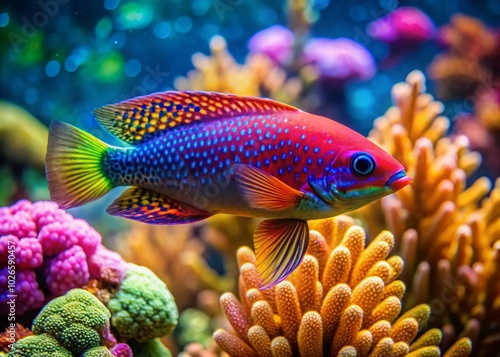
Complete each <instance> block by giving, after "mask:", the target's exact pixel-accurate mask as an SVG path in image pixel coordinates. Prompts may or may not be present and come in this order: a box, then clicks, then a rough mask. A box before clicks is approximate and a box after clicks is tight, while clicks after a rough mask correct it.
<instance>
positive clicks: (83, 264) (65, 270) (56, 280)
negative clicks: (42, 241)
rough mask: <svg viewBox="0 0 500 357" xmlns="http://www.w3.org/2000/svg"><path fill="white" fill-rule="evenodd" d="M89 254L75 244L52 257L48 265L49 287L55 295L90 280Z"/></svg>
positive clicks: (46, 272) (46, 271) (46, 273)
mask: <svg viewBox="0 0 500 357" xmlns="http://www.w3.org/2000/svg"><path fill="white" fill-rule="evenodd" d="M86 258H87V256H86V255H85V252H84V251H83V249H82V247H80V246H78V245H75V246H73V247H71V248H69V249H66V250H65V251H63V252H61V253H59V254H58V255H57V257H55V258H53V259H50V260H49V261H48V265H47V266H46V270H45V276H46V281H47V287H48V288H49V290H50V292H51V293H52V294H54V295H62V294H64V293H65V292H66V291H68V290H70V289H73V288H78V287H81V286H83V285H85V284H86V283H87V282H88V280H89V267H88V265H87V259H86Z"/></svg>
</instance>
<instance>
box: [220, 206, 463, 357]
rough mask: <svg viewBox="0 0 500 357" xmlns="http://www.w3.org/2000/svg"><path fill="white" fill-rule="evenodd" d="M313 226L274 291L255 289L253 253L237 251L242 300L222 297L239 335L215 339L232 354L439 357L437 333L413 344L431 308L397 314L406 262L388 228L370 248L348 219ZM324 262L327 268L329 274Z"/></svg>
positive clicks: (460, 347)
mask: <svg viewBox="0 0 500 357" xmlns="http://www.w3.org/2000/svg"><path fill="white" fill-rule="evenodd" d="M311 226H312V227H314V228H315V230H312V231H311V232H310V235H311V239H312V240H313V241H315V242H316V243H313V244H311V246H310V247H309V250H308V252H307V255H306V257H305V258H304V260H303V262H302V263H301V265H300V266H299V269H297V270H296V271H295V272H294V273H293V274H292V275H291V276H290V277H288V278H287V280H285V281H283V282H281V283H279V284H278V285H276V286H275V287H273V288H271V289H268V290H260V291H259V290H257V289H258V288H259V287H260V283H259V281H258V280H256V279H257V275H256V269H255V266H254V263H253V262H254V259H253V258H252V257H249V252H250V250H249V248H246V247H244V248H241V249H240V250H239V251H238V261H239V262H240V263H243V264H241V265H240V299H241V305H240V304H239V303H238V302H237V301H236V300H235V297H234V295H228V294H224V295H223V296H222V298H221V301H220V302H221V306H222V309H223V311H225V312H226V316H227V318H228V320H229V322H230V323H231V325H232V326H233V328H234V330H235V332H236V334H237V335H235V334H231V333H229V332H226V331H224V330H218V332H216V333H215V335H214V338H215V339H216V341H217V343H218V344H219V346H220V347H221V348H222V349H223V350H225V351H226V352H227V353H229V354H230V355H232V356H240V355H241V356H242V355H251V353H250V351H249V350H248V348H251V350H252V351H253V352H252V353H254V354H255V355H258V356H276V355H280V356H293V355H301V356H322V355H328V356H330V355H331V356H336V355H339V356H387V355H395V356H404V355H407V354H409V353H412V354H413V355H414V356H426V355H433V353H434V352H435V351H437V352H438V355H439V349H438V347H437V345H438V344H439V342H440V341H441V338H440V337H441V335H440V332H439V330H437V332H438V333H437V334H436V333H435V331H436V330H434V331H432V332H429V333H428V334H427V335H423V337H421V338H420V339H418V340H417V341H415V342H414V343H415V345H414V344H412V342H413V340H414V339H415V337H416V335H417V333H418V331H420V330H422V329H423V328H424V325H425V324H426V322H427V319H428V317H429V315H430V308H429V306H428V305H425V304H423V305H419V306H416V307H415V308H413V309H411V310H409V311H407V312H406V313H405V314H403V315H401V316H399V317H398V315H399V313H400V311H401V300H400V298H401V297H402V293H401V286H403V290H404V284H403V283H402V282H401V281H398V280H395V279H397V277H398V275H399V273H400V272H401V269H402V260H401V259H400V258H399V257H391V258H389V259H387V256H388V254H389V252H390V250H391V249H392V247H393V246H394V243H395V241H394V237H393V236H392V234H391V233H390V232H388V231H383V232H382V233H380V234H379V235H378V236H377V237H376V238H375V239H374V240H373V241H372V242H371V243H370V244H369V245H368V246H367V247H366V248H365V232H364V230H363V229H362V228H361V227H359V226H356V225H354V221H353V220H352V219H351V218H349V217H346V216H340V217H337V218H332V219H327V220H322V221H314V222H311ZM339 252H340V253H339ZM325 253H326V254H325ZM338 257H340V258H338ZM325 260H326V263H325ZM320 261H323V263H321V264H320ZM347 262H349V263H347ZM336 263H339V265H337V264H336ZM320 266H325V268H324V270H323V274H320V273H319V272H320V271H321V269H320ZM382 267H383V268H382ZM249 272H252V273H251V274H249ZM378 272H382V274H381V275H382V277H381V276H378V275H376V274H377V273H378ZM331 274H333V276H334V278H332V276H331ZM326 286H329V287H328V288H326ZM386 288H387V290H386ZM306 289H307V290H308V291H307V292H306V291H305V290H306ZM393 292H394V294H395V295H392V293H393ZM266 295H267V297H266ZM228 296H231V298H230V299H229V298H228ZM268 297H269V300H268ZM249 312H250V313H249ZM229 335H230V336H231V337H229ZM436 336H439V338H438V339H436ZM228 341H230V342H231V343H229V342H228ZM466 341H468V340H466ZM469 346H470V341H469ZM410 351H411V352H410ZM469 352H470V349H469V350H466V349H463V345H462V344H460V345H458V346H457V347H456V348H455V347H454V349H453V353H456V354H457V355H459V356H467V355H468V353H469Z"/></svg>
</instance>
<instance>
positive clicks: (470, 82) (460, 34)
mask: <svg viewBox="0 0 500 357" xmlns="http://www.w3.org/2000/svg"><path fill="white" fill-rule="evenodd" d="M437 40H438V42H439V43H440V44H441V45H443V46H444V47H445V48H446V52H444V53H442V54H439V55H438V56H436V57H435V58H434V60H433V61H432V63H431V64H430V66H429V77H430V78H431V79H432V80H434V81H436V90H437V93H438V96H439V97H440V98H442V99H453V98H456V97H462V98H465V97H467V96H470V95H474V94H475V93H477V92H478V90H480V89H481V88H490V87H492V84H493V83H495V81H496V80H497V79H498V77H499V76H500V62H499V61H498V58H499V56H500V38H499V36H498V34H497V33H495V31H494V30H492V29H489V28H488V27H487V26H485V25H484V24H483V23H482V22H481V21H480V20H479V19H476V18H474V17H471V16H467V15H463V14H456V15H454V16H452V18H451V22H450V24H448V25H446V26H444V27H443V28H441V29H440V30H439V34H438V39H437Z"/></svg>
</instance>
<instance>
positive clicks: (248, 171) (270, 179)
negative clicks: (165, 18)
mask: <svg viewBox="0 0 500 357" xmlns="http://www.w3.org/2000/svg"><path fill="white" fill-rule="evenodd" d="M232 167H233V168H234V175H235V179H236V182H237V185H238V188H239V190H240V192H241V194H242V196H243V198H244V199H245V201H246V203H247V204H248V205H249V206H251V207H253V208H261V209H266V210H269V211H282V210H286V209H290V208H293V207H296V206H297V205H298V203H299V201H300V200H301V199H302V198H304V197H305V193H303V192H301V191H299V190H296V189H294V188H293V187H290V186H288V185H287V184H286V183H284V182H283V181H281V180H279V179H278V178H276V177H274V176H272V175H270V174H268V173H267V172H265V171H262V170H260V169H258V168H256V167H253V166H249V165H241V164H237V165H233V166H232Z"/></svg>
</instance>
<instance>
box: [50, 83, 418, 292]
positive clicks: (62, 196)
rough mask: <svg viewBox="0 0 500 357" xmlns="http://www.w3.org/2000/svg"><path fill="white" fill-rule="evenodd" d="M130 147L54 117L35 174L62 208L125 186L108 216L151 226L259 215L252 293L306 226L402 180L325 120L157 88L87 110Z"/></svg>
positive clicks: (279, 273)
mask: <svg viewBox="0 0 500 357" xmlns="http://www.w3.org/2000/svg"><path fill="white" fill-rule="evenodd" d="M94 114H95V116H96V119H97V120H98V121H99V123H100V124H101V125H102V126H103V127H104V128H105V129H107V130H108V131H109V132H110V133H111V134H113V135H115V136H116V137H117V138H119V139H121V140H123V141H125V142H127V143H129V144H131V145H132V146H131V147H123V148H120V147H111V146H109V145H107V144H105V143H103V142H101V141H100V140H98V139H97V138H95V137H93V136H92V135H90V134H88V133H86V132H84V131H83V130H80V129H77V128H75V127H72V126H71V125H68V124H65V123H62V122H58V121H53V122H52V123H51V127H50V129H49V146H48V150H47V157H46V172H47V179H48V183H49V191H50V194H51V198H52V199H53V200H54V201H56V202H57V203H58V204H59V205H60V206H61V207H62V208H70V207H75V206H79V205H82V204H85V203H87V202H91V201H93V200H96V199H98V198H99V197H101V196H103V195H105V194H106V193H107V192H109V191H110V190H112V189H113V188H114V187H117V186H129V188H128V189H127V190H125V191H124V192H123V193H122V194H121V195H120V196H119V197H118V198H117V199H116V200H115V201H114V202H113V203H111V205H110V206H109V207H108V208H107V212H108V213H110V214H112V215H116V216H121V217H125V218H129V219H133V220H137V221H141V222H146V223H151V224H181V223H191V222H196V221H200V220H203V219H205V218H208V217H210V216H211V215H213V214H217V213H230V214H236V215H240V216H250V217H260V218H265V220H264V221H262V222H261V223H260V224H259V225H258V226H257V229H256V230H255V233H254V237H253V238H254V246H255V252H256V266H257V271H258V273H259V277H260V278H261V281H262V283H261V289H265V288H269V287H271V286H273V285H275V284H277V283H278V282H280V281H282V280H283V279H285V278H286V277H287V276H288V275H289V274H290V273H291V272H292V271H293V270H294V269H295V268H296V267H297V266H298V265H299V264H300V261H301V260H302V258H303V256H304V254H305V252H306V251H307V245H308V240H309V228H308V225H307V220H309V219H317V218H324V217H331V216H335V215H338V214H341V213H344V212H348V211H350V210H353V209H355V208H358V207H361V206H363V205H365V204H367V203H369V202H371V201H373V200H376V199H378V198H381V197H383V196H386V195H388V194H391V193H393V192H395V191H397V190H399V189H401V188H403V187H404V186H406V185H408V184H409V183H410V182H411V178H410V177H408V176H407V175H406V173H405V171H404V168H403V166H402V165H401V164H400V163H399V162H397V161H396V160H395V159H394V158H393V157H391V156H390V155H389V154H388V153H386V152H385V151H384V150H382V149H381V148H380V147H378V146H377V145H375V144H374V143H372V142H370V141H369V140H368V139H366V138H365V137H363V136H362V135H360V134H358V133H356V132H354V131H353V130H351V129H349V128H347V127H345V126H343V125H341V124H339V123H337V122H336V121H333V120H330V119H327V118H324V117H320V116H317V115H313V114H310V113H306V112H303V111H300V110H298V109H296V108H294V107H291V106H289V105H286V104H283V103H279V102H276V101H272V100H270V99H265V98H255V97H240V96H235V95H229V94H221V93H210V92H188V91H186V92H163V93H155V94H151V95H148V96H143V97H137V98H132V99H130V100H127V101H123V102H120V103H117V104H111V105H107V106H104V107H102V108H98V109H96V110H95V111H94Z"/></svg>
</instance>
